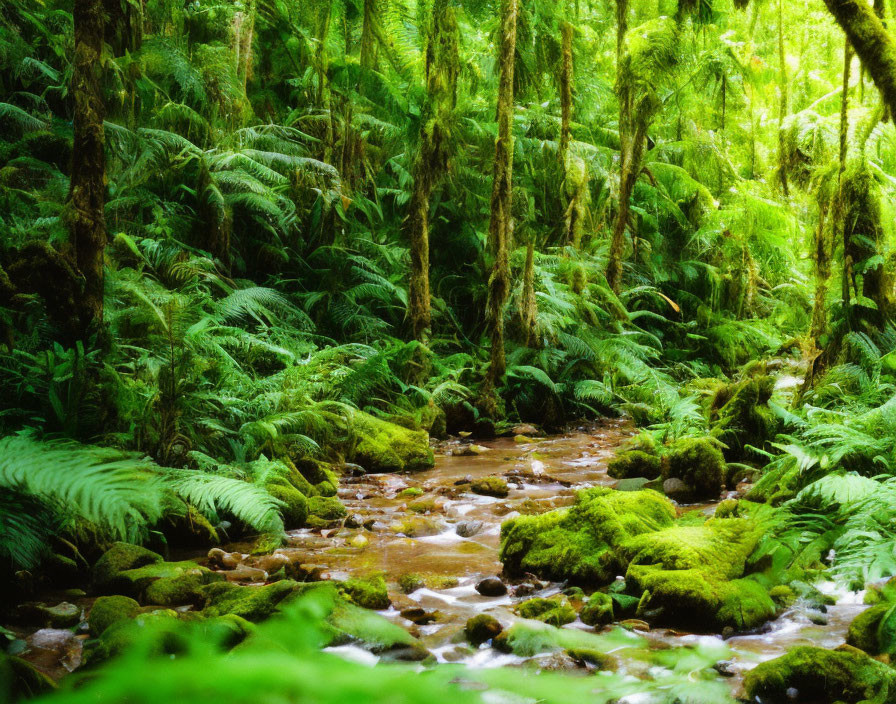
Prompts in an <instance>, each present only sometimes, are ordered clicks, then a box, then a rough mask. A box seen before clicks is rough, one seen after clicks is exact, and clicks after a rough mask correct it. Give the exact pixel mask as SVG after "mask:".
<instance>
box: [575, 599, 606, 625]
mask: <svg viewBox="0 0 896 704" xmlns="http://www.w3.org/2000/svg"><path fill="white" fill-rule="evenodd" d="M579 618H580V619H582V623H585V624H587V625H589V626H604V625H606V624H608V623H612V622H613V599H612V598H611V597H610V595H609V594H604V593H603V592H594V594H592V595H591V596H590V597H589V599H588V601H586V602H585V605H584V606H583V607H582V610H581V611H580V612H579Z"/></svg>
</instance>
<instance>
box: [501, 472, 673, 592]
mask: <svg viewBox="0 0 896 704" xmlns="http://www.w3.org/2000/svg"><path fill="white" fill-rule="evenodd" d="M674 518H675V507H674V506H673V505H672V503H671V502H670V501H669V500H668V499H667V498H665V497H664V496H662V495H661V494H659V493H658V492H655V491H652V490H644V491H631V492H621V491H613V490H611V489H604V488H594V489H587V490H585V491H580V492H578V494H577V495H576V503H575V505H573V506H572V507H571V508H569V509H560V510H557V511H551V512H548V513H543V514H541V515H537V516H519V517H517V518H512V519H510V520H508V521H505V522H504V524H503V525H502V526H501V550H500V558H501V560H502V562H503V563H504V569H505V570H506V571H507V572H509V573H511V574H520V573H524V572H531V573H533V574H536V575H538V576H539V577H542V578H547V579H556V580H565V579H569V580H572V581H573V582H579V583H604V582H608V581H610V580H612V579H613V578H615V577H616V575H618V574H620V573H622V572H624V571H625V567H626V566H627V564H628V561H627V560H626V559H625V558H624V557H623V555H622V554H621V548H622V545H623V543H625V542H626V541H627V540H629V539H631V538H633V537H635V536H637V535H641V534H643V533H652V532H655V531H657V530H660V529H662V528H667V527H670V526H671V525H672V522H673V520H674Z"/></svg>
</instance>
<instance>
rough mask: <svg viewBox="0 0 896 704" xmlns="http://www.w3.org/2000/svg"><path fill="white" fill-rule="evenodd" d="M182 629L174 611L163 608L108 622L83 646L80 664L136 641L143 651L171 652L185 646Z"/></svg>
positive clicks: (105, 656) (117, 652)
mask: <svg viewBox="0 0 896 704" xmlns="http://www.w3.org/2000/svg"><path fill="white" fill-rule="evenodd" d="M184 635H185V634H184V630H183V628H182V624H181V623H180V621H179V618H178V614H177V612H176V611H172V610H171V609H163V610H160V611H151V612H147V613H141V614H138V615H136V616H135V617H134V618H133V619H122V620H119V621H116V622H115V623H112V624H110V625H109V626H107V627H106V629H105V630H104V631H103V632H102V633H101V634H100V636H99V638H96V639H93V640H89V641H87V643H86V644H85V646H84V653H83V664H84V665H91V666H93V665H96V664H97V663H99V662H102V661H104V660H107V659H108V658H111V657H114V656H116V655H120V654H121V653H123V652H124V651H125V650H127V649H128V648H130V647H131V646H132V645H133V644H134V643H135V642H137V641H139V642H140V643H141V647H143V648H145V649H146V652H147V655H162V654H165V655H175V654H177V653H180V652H183V651H184V649H185V648H186V643H185V640H184Z"/></svg>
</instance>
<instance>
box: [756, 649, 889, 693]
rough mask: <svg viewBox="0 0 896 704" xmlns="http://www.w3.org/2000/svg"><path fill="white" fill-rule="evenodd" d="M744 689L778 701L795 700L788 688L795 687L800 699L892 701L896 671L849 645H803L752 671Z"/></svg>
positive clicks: (761, 664)
mask: <svg viewBox="0 0 896 704" xmlns="http://www.w3.org/2000/svg"><path fill="white" fill-rule="evenodd" d="M744 689H745V690H746V692H747V695H748V696H749V697H750V698H751V699H752V698H754V697H758V698H761V699H768V700H771V701H776V702H777V701H781V702H784V701H788V700H792V697H791V696H789V695H788V690H789V689H795V690H796V691H797V693H798V697H799V701H807V702H808V701H819V702H835V701H836V702H845V703H846V704H857V703H858V702H868V703H869V704H871V703H873V704H892V703H894V702H896V671H894V670H892V669H891V668H889V667H887V666H886V665H884V664H882V663H880V662H877V661H876V660H873V659H872V658H870V657H868V656H867V655H866V654H865V653H863V652H861V651H860V650H856V649H855V648H851V647H849V646H842V647H840V648H838V649H836V650H825V649H824V648H814V647H810V646H799V647H796V648H793V649H792V650H790V651H789V652H788V653H787V654H786V655H783V656H781V657H779V658H775V659H774V660H769V661H768V662H764V663H760V664H759V665H757V666H756V668H755V669H753V670H751V671H750V672H748V673H747V674H746V676H745V677H744Z"/></svg>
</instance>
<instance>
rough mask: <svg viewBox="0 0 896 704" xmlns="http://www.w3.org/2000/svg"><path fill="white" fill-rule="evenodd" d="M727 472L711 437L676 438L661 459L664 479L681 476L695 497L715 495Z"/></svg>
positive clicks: (705, 497)
mask: <svg viewBox="0 0 896 704" xmlns="http://www.w3.org/2000/svg"><path fill="white" fill-rule="evenodd" d="M726 472H727V465H726V463H725V458H724V456H723V455H722V451H721V450H720V449H719V448H718V446H717V445H716V443H715V442H713V441H712V440H711V439H710V438H682V439H680V440H677V441H676V442H674V443H672V445H671V446H670V447H669V449H668V451H667V452H666V455H665V457H664V458H663V479H670V478H675V479H681V480H682V481H683V482H684V483H685V484H687V485H688V486H689V487H690V488H691V489H693V491H694V496H695V498H698V499H714V498H716V497H717V496H718V495H719V493H720V492H721V491H722V487H723V486H724V483H725V475H726Z"/></svg>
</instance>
